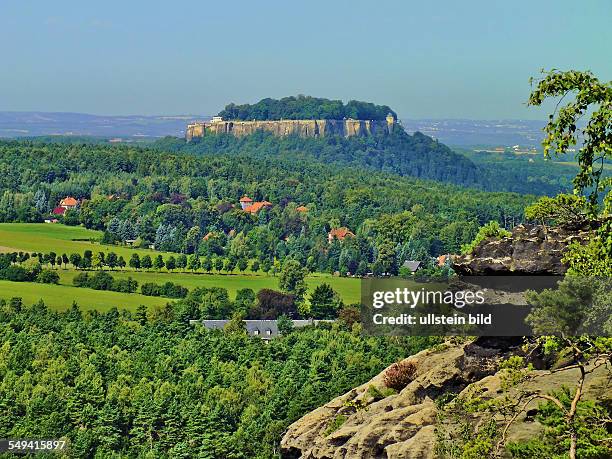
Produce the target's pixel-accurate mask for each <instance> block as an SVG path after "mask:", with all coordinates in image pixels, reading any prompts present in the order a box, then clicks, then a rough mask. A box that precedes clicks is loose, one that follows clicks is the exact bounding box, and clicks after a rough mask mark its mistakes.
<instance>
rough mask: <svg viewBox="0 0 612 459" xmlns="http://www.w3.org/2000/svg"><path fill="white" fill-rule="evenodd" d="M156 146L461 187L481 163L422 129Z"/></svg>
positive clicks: (174, 141) (214, 138) (169, 141)
mask: <svg viewBox="0 0 612 459" xmlns="http://www.w3.org/2000/svg"><path fill="white" fill-rule="evenodd" d="M153 147H154V148H157V149H160V150H164V151H171V152H184V153H192V154H200V155H214V154H230V155H243V156H244V155H249V156H252V157H265V158H270V157H272V158H274V157H283V158H287V157H288V156H291V155H293V156H294V157H296V158H299V157H300V156H304V155H305V156H309V157H313V158H315V159H317V160H319V161H322V162H324V163H328V164H329V163H335V164H343V165H355V166H360V167H361V166H363V167H368V168H371V169H375V170H380V171H385V172H392V173H396V174H400V175H408V176H412V177H419V178H425V179H431V180H438V181H443V182H448V183H454V184H457V185H464V186H474V185H476V184H477V183H478V176H479V171H478V167H477V166H476V165H475V164H474V163H473V162H472V161H470V160H469V159H467V158H466V157H465V156H462V155H460V154H457V153H454V152H453V151H452V150H451V149H450V148H448V147H447V146H446V145H444V144H442V143H440V142H438V141H436V140H433V139H432V138H431V137H428V136H426V135H423V134H421V133H419V132H417V133H415V134H414V135H409V134H407V133H406V132H404V131H403V130H401V129H397V130H394V131H393V132H392V133H391V134H388V135H372V136H368V137H348V138H346V137H341V136H329V137H322V138H312V137H299V136H297V135H293V136H288V137H278V136H275V135H273V134H272V133H268V132H263V131H258V132H256V133H254V134H251V135H246V136H243V137H236V136H233V135H229V134H218V135H209V136H204V137H200V138H197V139H193V140H192V141H191V142H186V141H185V140H184V139H179V138H174V137H168V138H165V139H162V140H159V141H157V142H155V143H154V144H153Z"/></svg>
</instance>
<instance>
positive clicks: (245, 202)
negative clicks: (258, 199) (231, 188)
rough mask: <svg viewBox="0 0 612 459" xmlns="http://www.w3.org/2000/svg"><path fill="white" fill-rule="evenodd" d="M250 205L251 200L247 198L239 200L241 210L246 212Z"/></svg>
mask: <svg viewBox="0 0 612 459" xmlns="http://www.w3.org/2000/svg"><path fill="white" fill-rule="evenodd" d="M252 205H253V200H252V199H251V198H249V197H248V196H246V195H245V196H243V197H241V198H240V207H242V210H247V209H248V208H249V207H251V206H252Z"/></svg>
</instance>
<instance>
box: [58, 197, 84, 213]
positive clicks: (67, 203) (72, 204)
mask: <svg viewBox="0 0 612 459" xmlns="http://www.w3.org/2000/svg"><path fill="white" fill-rule="evenodd" d="M78 205H79V201H78V199H75V198H73V197H72V196H66V197H65V198H64V199H62V200H61V201H60V203H59V207H63V208H64V209H66V210H67V209H76V207H77V206H78Z"/></svg>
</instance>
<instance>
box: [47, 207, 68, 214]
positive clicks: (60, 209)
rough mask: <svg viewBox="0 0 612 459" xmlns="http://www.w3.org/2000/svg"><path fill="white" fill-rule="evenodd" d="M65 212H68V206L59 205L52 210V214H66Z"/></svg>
mask: <svg viewBox="0 0 612 459" xmlns="http://www.w3.org/2000/svg"><path fill="white" fill-rule="evenodd" d="M65 213H66V208H65V207H59V206H58V207H56V208H55V209H53V210H52V211H51V214H52V215H64V214H65Z"/></svg>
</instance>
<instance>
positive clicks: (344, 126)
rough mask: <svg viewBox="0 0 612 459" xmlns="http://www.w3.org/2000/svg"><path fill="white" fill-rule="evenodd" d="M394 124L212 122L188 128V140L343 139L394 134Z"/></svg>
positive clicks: (317, 121) (375, 121) (309, 121)
mask: <svg viewBox="0 0 612 459" xmlns="http://www.w3.org/2000/svg"><path fill="white" fill-rule="evenodd" d="M393 127H394V122H391V121H385V120H353V119H346V120H280V121H213V122H197V123H192V124H189V125H187V129H186V131H185V138H186V140H187V141H190V140H192V139H193V138H197V137H203V136H204V135H206V134H207V133H211V134H232V135H235V136H238V137H241V136H245V135H249V134H253V133H255V132H257V131H265V132H271V133H272V134H274V135H275V136H278V137H285V136H288V135H294V134H295V135H298V136H300V137H324V136H330V135H337V136H341V137H353V136H356V137H365V136H370V135H377V134H388V133H390V132H392V130H393Z"/></svg>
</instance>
